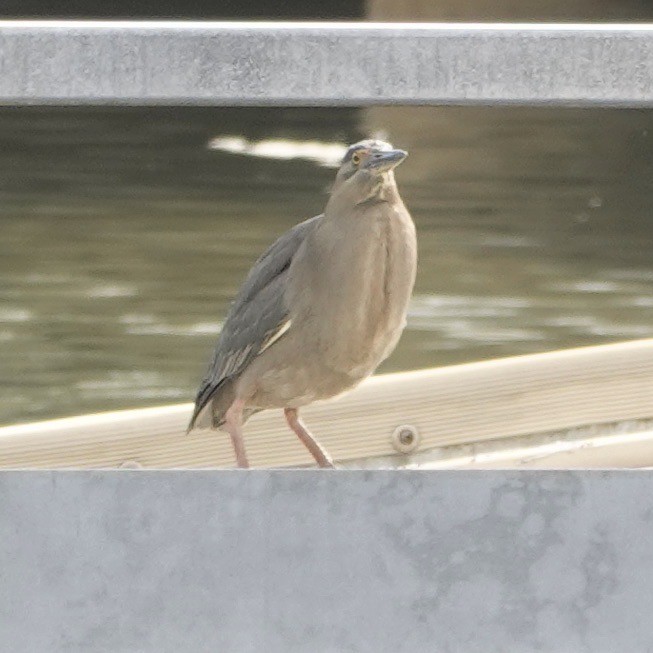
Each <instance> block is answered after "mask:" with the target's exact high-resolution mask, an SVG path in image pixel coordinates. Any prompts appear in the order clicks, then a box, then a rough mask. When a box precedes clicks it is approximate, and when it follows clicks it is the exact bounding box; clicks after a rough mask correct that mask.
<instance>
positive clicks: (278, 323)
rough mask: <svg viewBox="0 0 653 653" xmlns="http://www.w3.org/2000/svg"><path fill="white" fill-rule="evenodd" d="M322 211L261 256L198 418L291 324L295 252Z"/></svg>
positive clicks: (207, 381) (227, 329) (226, 332)
mask: <svg viewBox="0 0 653 653" xmlns="http://www.w3.org/2000/svg"><path fill="white" fill-rule="evenodd" d="M321 217H322V216H316V217H314V218H311V219H310V220H305V221H304V222H301V223H300V224H298V225H296V226H295V227H293V228H292V229H290V230H289V231H287V232H286V233H285V234H283V235H282V236H281V237H280V238H279V239H278V240H277V241H276V242H275V243H273V244H272V245H271V246H270V247H269V248H268V249H267V250H266V251H265V252H264V253H263V254H262V255H261V257H260V258H259V259H258V260H257V261H256V263H255V264H254V266H253V267H252V269H251V270H250V272H249V274H248V275H247V278H246V279H245V281H244V283H243V285H242V286H241V288H240V290H239V292H238V294H237V295H236V298H235V300H234V302H233V303H232V305H231V308H230V309H229V313H228V314H227V318H226V320H225V323H224V326H223V327H222V331H221V332H220V336H219V338H218V343H217V345H216V348H215V351H214V352H213V358H212V360H211V363H210V365H209V368H208V370H207V372H206V375H205V377H204V379H203V380H202V383H201V385H200V388H199V391H198V393H197V397H196V399H195V412H194V414H193V417H192V419H191V421H190V425H189V427H188V428H189V430H190V429H192V428H193V426H194V424H195V420H196V419H197V417H198V415H199V414H200V412H201V411H202V409H203V408H204V407H205V406H206V405H207V404H208V402H209V401H210V400H211V399H212V398H213V397H214V396H215V393H216V392H217V391H218V390H219V388H220V386H221V385H222V384H223V383H224V382H225V381H226V380H227V379H229V378H231V377H233V376H236V375H238V374H239V373H240V372H242V370H243V369H245V367H247V365H248V363H249V362H250V361H251V360H252V359H253V358H255V357H256V356H258V355H259V353H261V351H262V350H263V349H266V348H267V347H268V346H270V344H272V342H274V341H276V339H278V337H280V336H279V334H280V333H281V335H282V333H283V332H285V330H287V328H288V325H287V316H288V309H287V308H286V306H285V303H284V292H283V291H284V288H285V283H286V277H287V274H288V268H289V267H290V263H291V261H292V259H293V256H294V255H295V253H296V252H297V250H298V249H299V246H300V245H301V244H302V242H303V241H304V239H305V238H306V236H307V234H308V233H309V231H310V230H311V229H313V228H314V227H315V224H316V223H317V221H318V220H319V219H320V218H321Z"/></svg>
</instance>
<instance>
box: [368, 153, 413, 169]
mask: <svg viewBox="0 0 653 653" xmlns="http://www.w3.org/2000/svg"><path fill="white" fill-rule="evenodd" d="M407 156H408V152H406V151H405V150H387V151H385V152H375V153H374V154H372V156H370V158H369V159H368V160H367V164H366V165H365V167H366V168H368V169H369V170H374V172H387V171H388V170H392V169H393V168H396V167H397V166H398V165H399V164H400V163H401V162H402V161H403V160H404V159H405V158H406V157H407Z"/></svg>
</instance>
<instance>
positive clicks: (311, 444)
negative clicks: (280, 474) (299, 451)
mask: <svg viewBox="0 0 653 653" xmlns="http://www.w3.org/2000/svg"><path fill="white" fill-rule="evenodd" d="M283 412H284V415H285V416H286V421H287V422H288V426H290V428H291V429H292V430H293V431H294V432H295V433H296V434H297V437H298V438H299V439H300V440H301V441H302V443H303V445H304V446H305V447H306V448H307V449H308V450H309V451H310V452H311V455H312V456H313V458H315V462H316V463H317V464H318V465H319V466H320V467H330V468H331V469H333V468H334V464H333V461H332V460H331V458H329V454H328V453H327V452H326V451H325V450H324V449H322V447H321V446H320V443H319V442H318V441H317V440H316V439H315V438H314V437H313V436H312V435H311V433H310V431H309V430H308V429H307V428H306V426H304V423H303V422H302V420H301V419H299V412H298V411H297V409H296V408H285V409H284V411H283Z"/></svg>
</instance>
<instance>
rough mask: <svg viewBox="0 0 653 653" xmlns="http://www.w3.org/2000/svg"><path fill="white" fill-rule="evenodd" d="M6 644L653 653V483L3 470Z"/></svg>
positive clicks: (475, 475) (31, 652) (1, 604)
mask: <svg viewBox="0 0 653 653" xmlns="http://www.w3.org/2000/svg"><path fill="white" fill-rule="evenodd" d="M0 497H1V501H0V562H1V566H0V570H1V571H0V573H1V575H2V582H1V583H0V650H3V651H12V653H40V652H47V653H56V652H59V651H66V652H68V651H84V653H93V652H95V651H103V652H104V651H111V652H118V651H120V652H122V651H125V652H127V651H129V652H134V651H138V652H139V653H145V652H150V651H151V652H153V653H162V652H167V651H170V652H177V651H220V652H230V651H233V652H235V653H245V652H248V651H266V652H276V651H279V652H280V653H281V652H283V653H289V652H294V651H320V652H322V651H334V652H335V651H337V652H341V651H356V652H365V651H370V652H374V653H378V652H379V651H443V652H444V651H455V652H456V653H467V652H478V653H505V652H506V651H547V653H556V652H561V653H562V652H563V651H564V652H567V651H593V652H597V653H600V652H607V651H610V652H612V651H647V650H650V649H651V647H653V621H651V620H650V618H649V615H650V614H651V610H653V593H652V592H651V586H652V585H653V564H652V562H653V553H652V550H651V545H650V543H651V541H652V539H653V475H651V474H650V473H648V472H396V471H395V472H338V471H336V472H322V471H308V470H306V471H294V472H291V471H285V472H283V471H277V472H270V471H254V472H239V471H222V472H211V471H192V472H191V471H187V472H172V471H166V472H144V471H123V472H116V471H114V472H93V471H88V472H3V473H0Z"/></svg>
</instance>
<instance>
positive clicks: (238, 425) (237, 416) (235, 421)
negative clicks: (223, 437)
mask: <svg viewBox="0 0 653 653" xmlns="http://www.w3.org/2000/svg"><path fill="white" fill-rule="evenodd" d="M244 406H245V402H244V401H243V400H242V399H236V401H234V403H233V404H231V406H229V410H227V412H226V413H225V416H224V417H225V428H226V429H227V431H228V432H229V435H230V436H231V443H232V444H233V446H234V452H235V453H236V462H237V463H238V467H249V463H248V462H247V454H246V453H245V442H244V440H243V408H244Z"/></svg>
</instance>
